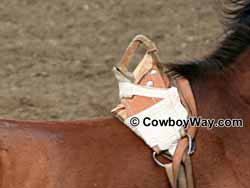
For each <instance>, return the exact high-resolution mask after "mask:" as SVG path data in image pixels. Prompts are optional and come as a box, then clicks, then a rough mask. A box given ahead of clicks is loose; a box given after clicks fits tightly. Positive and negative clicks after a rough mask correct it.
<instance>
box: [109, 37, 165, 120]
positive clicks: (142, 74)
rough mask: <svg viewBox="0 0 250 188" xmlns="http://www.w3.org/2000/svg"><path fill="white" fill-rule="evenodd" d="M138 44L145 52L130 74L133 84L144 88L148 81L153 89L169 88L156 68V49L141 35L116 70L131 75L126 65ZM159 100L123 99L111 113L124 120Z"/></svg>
mask: <svg viewBox="0 0 250 188" xmlns="http://www.w3.org/2000/svg"><path fill="white" fill-rule="evenodd" d="M140 44H144V46H145V48H146V50H147V52H146V54H145V55H144V57H143V59H142V60H141V62H140V63H139V64H138V66H137V67H136V68H135V70H134V71H133V73H132V76H133V82H134V83H136V84H138V85H141V86H145V85H147V83H148V82H149V81H150V82H152V83H153V87H156V88H168V87H169V86H170V81H169V79H168V78H167V76H166V75H164V74H162V72H161V71H160V68H159V67H158V65H159V58H158V55H157V48H156V46H155V44H154V43H153V42H152V41H151V40H150V39H148V38H147V37H145V36H143V35H138V36H136V37H135V38H134V39H133V41H132V42H131V43H130V45H129V46H128V48H127V49H126V51H125V53H124V55H123V57H122V60H121V62H120V63H119V64H118V65H117V68H118V69H119V70H120V71H121V72H122V73H123V74H124V75H131V74H130V73H129V72H128V65H129V62H130V59H131V57H132V56H133V55H134V53H135V52H136V49H137V48H138V47H139V45H140ZM152 71H153V74H152ZM161 100H162V99H157V98H151V97H144V96H133V97H132V98H124V99H122V100H121V105H118V107H116V108H114V109H113V110H112V111H111V112H112V113H113V114H114V115H115V116H117V117H118V118H120V119H122V120H125V119H127V118H128V117H132V116H134V115H135V114H137V113H139V112H141V111H143V110H145V109H147V108H149V107H150V106H152V105H154V104H156V103H158V102H160V101H161ZM121 106H123V108H121Z"/></svg>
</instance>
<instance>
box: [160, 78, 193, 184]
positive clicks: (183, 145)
mask: <svg viewBox="0 0 250 188" xmlns="http://www.w3.org/2000/svg"><path fill="white" fill-rule="evenodd" d="M176 86H177V89H178V92H179V95H180V98H181V101H182V103H183V105H184V106H185V107H186V109H187V110H188V111H189V116H193V117H194V116H197V109H196V104H195V99H194V96H193V92H192V89H191V86H190V84H189V82H188V80H187V79H185V78H177V79H176ZM196 132H197V128H196V127H193V126H189V127H188V128H187V130H186V134H187V135H189V136H191V138H192V139H194V138H195V136H196ZM188 147H189V142H188V138H187V137H185V136H184V137H183V138H182V139H181V140H180V142H179V143H178V146H177V148H176V151H175V153H174V156H173V163H172V166H171V170H172V171H171V172H170V170H169V166H166V167H165V168H166V172H167V174H168V177H169V178H172V180H170V182H171V184H172V187H173V188H194V181H193V174H192V163H191V159H190V156H189V155H188V154H187V148H188ZM183 166H184V168H185V173H183ZM169 173H170V174H171V175H169ZM184 176H185V177H184ZM183 178H186V183H183Z"/></svg>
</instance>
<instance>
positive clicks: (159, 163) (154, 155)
mask: <svg viewBox="0 0 250 188" xmlns="http://www.w3.org/2000/svg"><path fill="white" fill-rule="evenodd" d="M157 155H158V154H157V153H156V152H155V151H154V152H153V154H152V156H153V159H154V161H155V163H156V164H158V165H159V166H160V167H162V168H165V164H163V163H162V162H160V161H159V160H158V159H157Z"/></svg>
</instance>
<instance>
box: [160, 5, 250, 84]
mask: <svg viewBox="0 0 250 188" xmlns="http://www.w3.org/2000/svg"><path fill="white" fill-rule="evenodd" d="M223 13H224V18H225V22H226V28H227V29H226V31H225V32H226V37H225V38H224V39H223V40H222V42H221V43H220V44H219V46H218V48H217V49H216V50H215V51H214V52H213V53H212V54H211V55H209V56H208V57H206V58H204V59H202V60H195V61H191V62H185V63H174V64H168V65H164V66H165V67H166V68H167V71H169V72H170V73H171V74H172V75H173V76H179V75H181V76H184V77H186V78H187V79H189V80H192V79H195V78H197V77H201V76H204V75H205V74H206V73H207V72H210V71H211V70H212V71H221V70H223V68H224V67H226V66H228V65H230V64H232V63H233V62H235V59H236V58H237V57H238V56H239V55H240V54H241V53H242V52H244V51H245V50H246V49H247V48H249V47H250V0H228V2H227V4H226V6H224V7H223Z"/></svg>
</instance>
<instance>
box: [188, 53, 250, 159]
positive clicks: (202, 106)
mask: <svg viewBox="0 0 250 188" xmlns="http://www.w3.org/2000/svg"><path fill="white" fill-rule="evenodd" d="M249 80H250V51H249V50H248V51H246V52H245V53H244V54H243V55H241V56H240V57H239V58H238V59H237V62H235V63H234V64H232V65H231V67H229V68H226V70H225V71H224V72H223V73H210V74H209V75H207V76H206V78H204V79H197V80H194V81H191V85H192V88H193V92H194V96H195V99H196V103H197V109H198V115H199V116H202V117H203V118H213V119H219V118H225V119H227V118H230V119H235V118H237V119H242V120H243V122H244V128H214V129H213V130H212V133H213V134H214V137H217V138H218V139H219V140H220V143H221V144H223V146H224V151H225V156H227V157H228V158H229V159H230V160H233V159H234V157H235V158H237V156H235V155H236V154H237V155H239V154H240V156H244V155H247V150H246V149H245V148H248V147H249V145H250V116H249V113H250V84H249ZM210 133H211V132H210ZM209 152H212V153H213V151H209ZM241 160H242V161H244V160H245V159H243V158H242V159H241ZM246 163H248V161H246Z"/></svg>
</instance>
